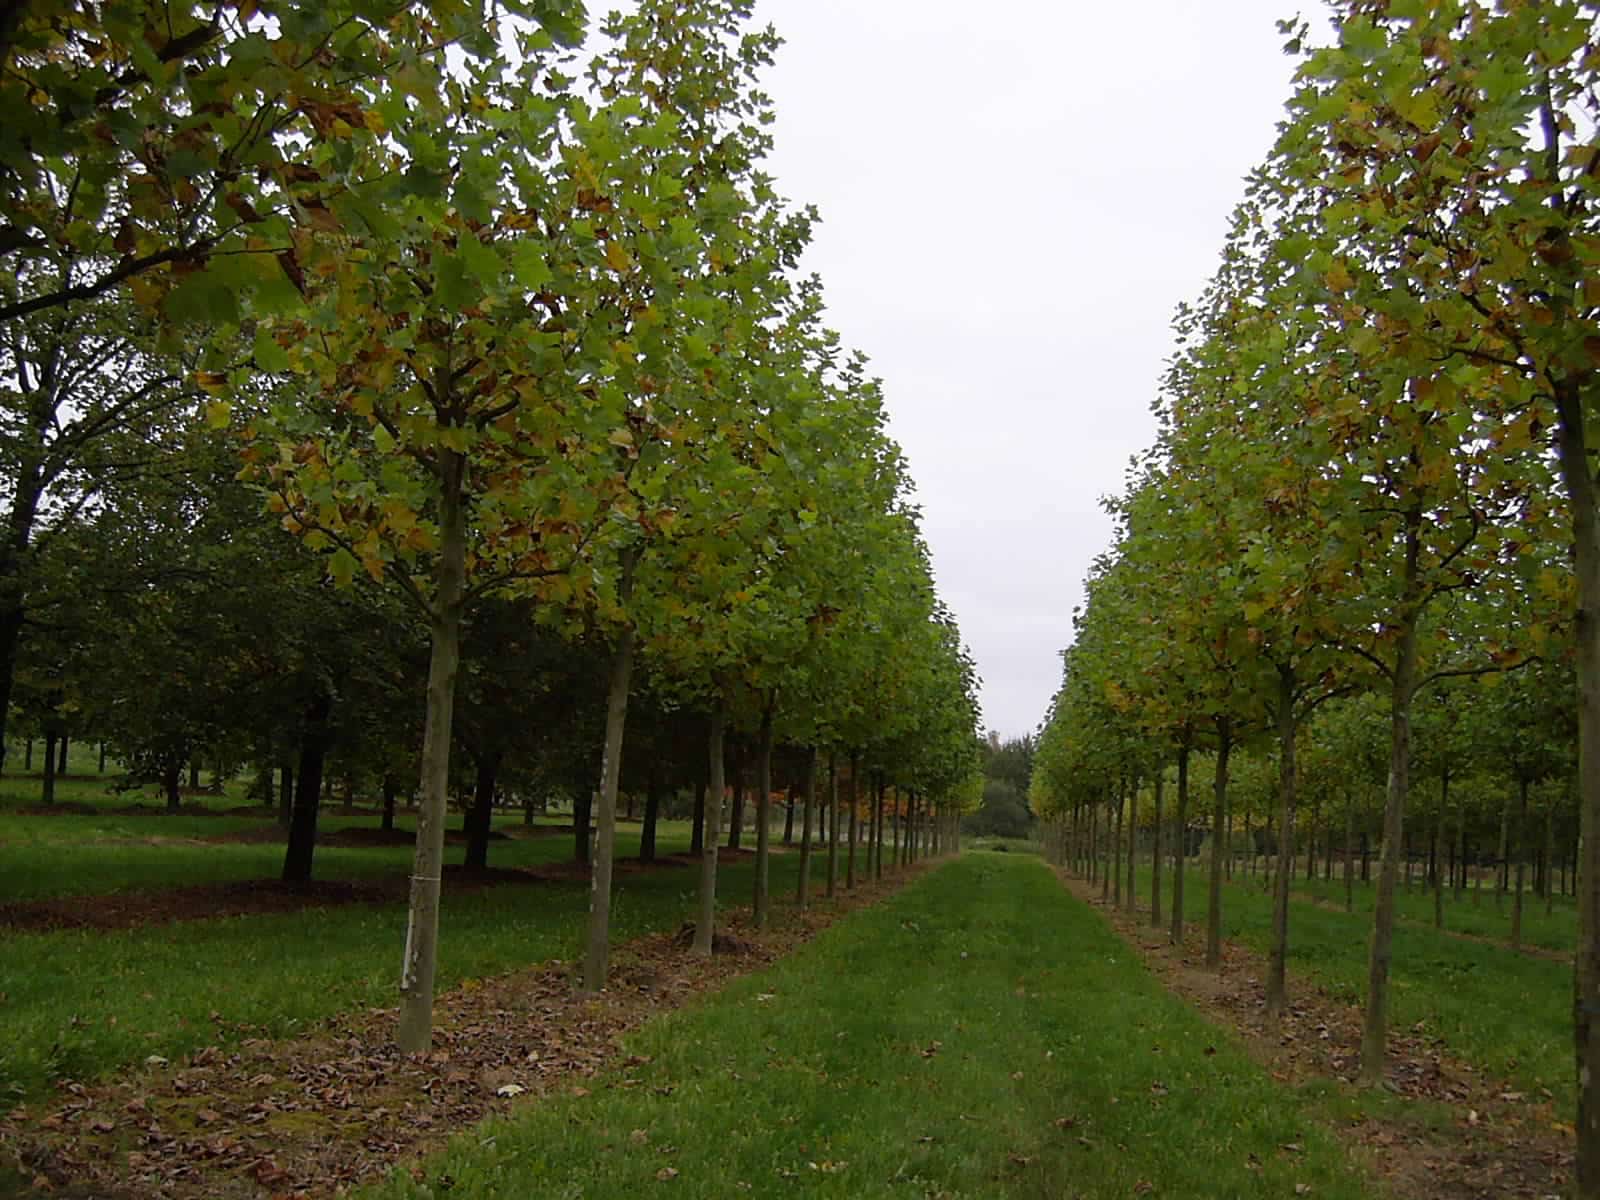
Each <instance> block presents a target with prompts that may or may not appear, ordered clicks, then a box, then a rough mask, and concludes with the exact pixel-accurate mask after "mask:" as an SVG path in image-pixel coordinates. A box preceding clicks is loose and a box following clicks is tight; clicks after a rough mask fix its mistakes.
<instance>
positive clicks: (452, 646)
mask: <svg viewBox="0 0 1600 1200" xmlns="http://www.w3.org/2000/svg"><path fill="white" fill-rule="evenodd" d="M441 373H445V372H444V371H443V368H441ZM446 374H447V373H446ZM441 382H442V383H443V384H444V388H443V389H442V392H441V394H445V393H447V392H448V390H449V384H448V380H447V379H442V380H441ZM436 463H437V466H438V470H439V483H440V487H439V558H438V561H437V563H436V565H435V567H434V599H433V603H432V605H431V606H430V608H431V611H430V612H429V614H428V616H429V626H430V628H429V636H430V640H431V642H432V646H431V649H430V652H429V661H428V700H427V715H426V717H425V720H424V723H423V732H422V769H421V782H420V791H421V793H422V797H421V806H420V808H419V809H418V811H417V843H416V853H415V856H414V858H413V862H412V867H411V898H410V904H409V906H408V913H407V919H406V945H405V952H404V954H403V956H402V958H401V967H400V1025H399V1031H398V1033H397V1035H396V1039H395V1040H396V1043H397V1044H398V1045H399V1047H400V1049H401V1051H402V1052H404V1053H407V1054H418V1053H421V1052H422V1051H425V1050H426V1049H427V1048H428V1045H429V1043H430V1042H431V1041H432V1040H433V980H434V974H435V972H436V970H437V968H438V953H439V880H440V868H441V867H442V865H443V863H444V826H445V819H446V817H447V815H448V811H449V802H450V726H451V721H452V720H453V718H454V715H455V694H456V673H457V671H458V670H459V669H460V666H461V614H462V608H463V605H464V602H465V595H466V586H465V584H466V545H467V531H466V510H465V507H464V504H463V500H462V483H463V477H464V475H465V473H466V462H465V459H464V458H463V456H462V455H461V454H460V453H458V452H456V451H454V450H450V449H448V448H446V447H442V446H441V447H439V449H438V451H437V454H436Z"/></svg>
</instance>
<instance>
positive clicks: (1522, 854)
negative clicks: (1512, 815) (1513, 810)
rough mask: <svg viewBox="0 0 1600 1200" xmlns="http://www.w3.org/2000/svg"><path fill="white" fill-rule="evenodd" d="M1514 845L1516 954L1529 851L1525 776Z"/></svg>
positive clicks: (1513, 934)
mask: <svg viewBox="0 0 1600 1200" xmlns="http://www.w3.org/2000/svg"><path fill="white" fill-rule="evenodd" d="M1512 845H1513V847H1515V849H1516V855H1517V875H1516V886H1515V887H1513V888H1512V890H1511V949H1512V951H1513V952H1514V953H1516V954H1521V953H1522V882H1523V869H1524V864H1525V863H1526V862H1527V858H1528V852H1527V846H1528V780H1527V777H1526V776H1524V777H1522V778H1520V779H1518V780H1517V829H1516V836H1515V837H1514V838H1513V839H1512Z"/></svg>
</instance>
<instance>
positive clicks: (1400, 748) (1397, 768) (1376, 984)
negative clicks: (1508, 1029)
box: [1361, 508, 1422, 1086]
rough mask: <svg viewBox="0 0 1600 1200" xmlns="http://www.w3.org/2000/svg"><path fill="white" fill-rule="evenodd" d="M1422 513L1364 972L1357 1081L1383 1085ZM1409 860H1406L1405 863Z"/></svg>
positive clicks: (1398, 659)
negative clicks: (1364, 1007) (1363, 1015)
mask: <svg viewBox="0 0 1600 1200" xmlns="http://www.w3.org/2000/svg"><path fill="white" fill-rule="evenodd" d="M1421 527H1422V516H1421V512H1420V511H1419V510H1418V509H1416V508H1412V509H1410V510H1409V511H1408V512H1407V513H1406V567H1405V576H1404V579H1405V592H1404V597H1403V599H1402V601H1401V604H1402V608H1401V611H1400V615H1399V625H1400V640H1399V644H1398V645H1397V646H1396V648H1395V662H1394V678H1393V681H1392V682H1393V684H1394V688H1393V691H1392V693H1391V697H1392V698H1391V700H1390V708H1389V716H1390V721H1389V727H1390V738H1389V794H1388V798H1387V801H1386V803H1385V804H1384V806H1383V851H1382V857H1381V858H1380V859H1379V860H1378V894H1377V896H1376V897H1375V898H1374V901H1373V906H1372V944H1371V953H1370V955H1369V958H1368V967H1367V1011H1366V1019H1365V1020H1364V1021H1363V1023H1362V1029H1361V1080H1362V1082H1363V1083H1366V1084H1368V1085H1369V1086H1375V1085H1377V1084H1380V1083H1382V1082H1383V1061H1384V1053H1385V1049H1386V1046H1387V1042H1388V1032H1389V961H1390V957H1391V955H1392V953H1393V946H1394V917H1395V895H1394V885H1395V879H1396V876H1397V875H1398V874H1399V865H1400V864H1399V862H1398V861H1397V856H1398V854H1399V853H1400V845H1401V839H1402V837H1403V836H1404V828H1405V826H1404V821H1405V807H1406V792H1407V788H1408V786H1409V783H1410V775H1411V701H1412V698H1413V696H1414V694H1415V693H1416V690H1417V685H1416V680H1417V624H1418V622H1419V620H1420V619H1421V605H1422V601H1421V599H1420V593H1419V586H1420V585H1419V584H1418V582H1417V580H1418V566H1417V563H1418V558H1419V555H1420V554H1421ZM1408 861H1409V860H1408Z"/></svg>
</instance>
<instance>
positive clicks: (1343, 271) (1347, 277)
mask: <svg viewBox="0 0 1600 1200" xmlns="http://www.w3.org/2000/svg"><path fill="white" fill-rule="evenodd" d="M1325 279H1326V280H1327V284H1328V288H1329V289H1330V290H1331V291H1335V292H1348V291H1349V290H1350V289H1351V288H1353V287H1355V285H1356V281H1355V279H1354V278H1352V276H1351V274H1350V268H1349V267H1347V266H1345V265H1344V263H1343V262H1342V261H1336V262H1335V263H1334V264H1333V266H1331V267H1329V268H1328V274H1327V275H1326V276H1325Z"/></svg>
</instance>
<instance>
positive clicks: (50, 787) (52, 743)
mask: <svg viewBox="0 0 1600 1200" xmlns="http://www.w3.org/2000/svg"><path fill="white" fill-rule="evenodd" d="M39 799H40V802H41V803H43V804H54V803H55V802H56V735H55V734H54V733H53V732H51V731H50V730H48V729H47V730H45V734H44V780H43V787H42V789H41V791H40V796H39Z"/></svg>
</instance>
